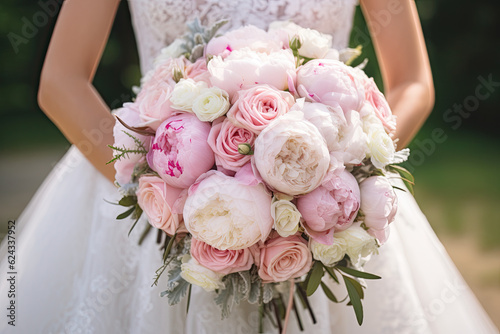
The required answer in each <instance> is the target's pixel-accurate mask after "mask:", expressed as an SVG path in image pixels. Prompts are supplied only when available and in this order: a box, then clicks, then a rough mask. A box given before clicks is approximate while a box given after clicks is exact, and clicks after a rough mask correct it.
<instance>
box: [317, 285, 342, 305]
mask: <svg viewBox="0 0 500 334" xmlns="http://www.w3.org/2000/svg"><path fill="white" fill-rule="evenodd" d="M321 288H322V289H323V291H324V292H325V295H326V296H327V297H328V299H330V300H331V301H332V302H334V303H338V302H339V301H338V300H337V297H335V295H334V294H333V292H332V290H330V288H329V287H328V285H326V284H325V283H323V282H321Z"/></svg>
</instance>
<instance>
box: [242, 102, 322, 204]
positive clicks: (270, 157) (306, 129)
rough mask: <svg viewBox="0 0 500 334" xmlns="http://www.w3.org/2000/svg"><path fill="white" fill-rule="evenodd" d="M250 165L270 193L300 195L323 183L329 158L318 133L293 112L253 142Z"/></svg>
mask: <svg viewBox="0 0 500 334" xmlns="http://www.w3.org/2000/svg"><path fill="white" fill-rule="evenodd" d="M254 151H255V153H254V156H253V157H252V163H253V164H254V166H255V167H256V168H257V170H258V171H259V173H260V175H261V176H262V179H263V180H264V181H265V182H266V183H267V184H268V185H269V186H270V187H272V188H273V189H275V190H277V191H279V192H282V193H285V194H288V195H292V196H295V195H302V194H306V193H308V192H311V191H313V190H314V189H316V188H317V187H318V186H319V185H320V184H321V182H322V181H323V179H324V177H325V175H326V173H327V171H328V168H329V165H330V155H329V152H328V147H327V146H326V142H325V139H324V138H323V137H322V136H321V134H320V133H319V131H318V129H317V128H316V127H315V126H314V125H313V124H311V123H310V122H308V121H306V120H305V119H304V116H303V114H302V112H301V111H299V110H294V111H290V112H288V113H287V114H285V115H283V116H281V117H279V118H277V119H276V120H274V121H273V122H271V123H270V124H269V125H268V126H267V128H265V129H264V130H263V131H262V132H261V133H260V135H259V136H258V137H257V140H256V141H255V149H254Z"/></svg>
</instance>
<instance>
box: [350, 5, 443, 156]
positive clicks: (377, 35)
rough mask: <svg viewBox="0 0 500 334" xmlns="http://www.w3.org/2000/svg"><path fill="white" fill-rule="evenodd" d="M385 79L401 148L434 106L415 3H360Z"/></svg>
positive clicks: (430, 77) (432, 89)
mask: <svg viewBox="0 0 500 334" xmlns="http://www.w3.org/2000/svg"><path fill="white" fill-rule="evenodd" d="M360 3H361V8H362V9H363V14H364V16H365V18H366V21H367V24H368V27H369V29H370V34H371V36H372V40H373V43H374V46H375V51H376V53H377V59H378V62H379V65H380V70H381V72H382V78H383V80H384V88H385V95H386V97H387V100H388V102H389V104H390V106H391V109H392V111H393V113H394V114H395V115H396V116H397V129H396V136H395V138H399V142H398V149H401V148H403V147H405V146H406V145H408V143H409V142H410V141H411V139H412V138H413V137H414V136H415V134H416V133H417V131H418V130H419V129H420V127H421V126H422V125H423V123H424V122H425V120H426V119H427V117H428V116H429V114H430V112H431V110H432V107H433V105H434V85H433V82H432V73H431V69H430V65H429V59H428V56H427V50H426V47H425V41H424V37H423V34H422V28H421V26H420V21H419V18H418V13H417V9H416V6H415V2H414V1H413V0H376V1H375V0H361V1H360Z"/></svg>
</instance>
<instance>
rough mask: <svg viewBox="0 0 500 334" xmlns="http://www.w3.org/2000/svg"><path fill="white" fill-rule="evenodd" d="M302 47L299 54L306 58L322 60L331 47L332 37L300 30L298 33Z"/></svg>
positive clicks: (309, 30) (312, 30)
mask: <svg viewBox="0 0 500 334" xmlns="http://www.w3.org/2000/svg"><path fill="white" fill-rule="evenodd" d="M298 35H299V38H300V41H301V42H302V46H301V47H300V49H299V54H300V55H301V56H303V57H307V58H323V57H324V56H325V55H326V54H327V53H328V52H329V51H330V48H331V47H332V36H331V35H327V34H322V33H320V32H319V31H317V30H314V29H308V28H307V29H306V28H302V29H300V30H299V32H298Z"/></svg>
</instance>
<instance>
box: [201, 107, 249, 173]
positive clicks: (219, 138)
mask: <svg viewBox="0 0 500 334" xmlns="http://www.w3.org/2000/svg"><path fill="white" fill-rule="evenodd" d="M255 138H256V136H255V135H254V134H253V133H252V132H251V131H250V130H247V129H242V128H239V127H237V126H235V125H234V124H233V123H231V122H230V121H229V119H227V118H226V117H221V118H218V119H217V120H215V121H214V123H213V124H212V129H211V130H210V134H209V135H208V144H209V145H210V147H211V148H212V150H213V151H214V153H215V162H216V164H217V166H222V168H224V169H227V170H231V171H234V172H237V171H238V170H239V169H240V168H241V167H243V165H244V164H246V163H247V162H249V161H250V159H251V158H252V156H251V155H244V154H241V153H239V152H238V145H239V144H244V143H247V144H249V145H250V146H252V148H253V144H254V141H255Z"/></svg>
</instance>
